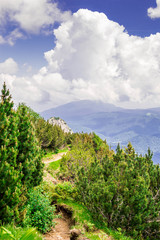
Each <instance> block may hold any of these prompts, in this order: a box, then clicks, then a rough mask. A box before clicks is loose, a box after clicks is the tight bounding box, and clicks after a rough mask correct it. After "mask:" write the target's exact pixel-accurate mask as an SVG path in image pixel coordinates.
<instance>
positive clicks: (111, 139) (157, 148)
mask: <svg viewBox="0 0 160 240" xmlns="http://www.w3.org/2000/svg"><path fill="white" fill-rule="evenodd" d="M40 114H41V116H42V117H44V118H45V119H49V118H50V117H60V118H62V119H64V120H65V121H66V122H67V124H68V125H69V126H70V127H71V129H72V130H73V131H74V132H82V131H83V132H93V131H94V132H95V133H96V134H98V135H99V136H100V137H101V138H102V139H106V140H107V142H108V144H109V145H110V146H111V147H112V148H113V149H115V148H116V146H117V144H118V143H120V145H121V146H122V147H125V146H126V145H127V143H128V142H129V141H130V142H131V143H132V145H133V147H134V148H135V150H136V152H138V153H141V154H145V153H147V149H148V147H149V148H150V149H151V150H152V151H153V153H154V156H153V161H154V163H160V108H150V109H123V108H119V107H116V106H114V105H112V104H106V103H102V102H99V101H89V100H85V101H76V102H71V103H68V104H65V105H62V106H59V107H56V108H52V109H49V110H47V111H44V112H42V113H40Z"/></svg>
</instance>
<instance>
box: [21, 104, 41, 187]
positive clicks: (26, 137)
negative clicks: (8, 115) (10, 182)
mask: <svg viewBox="0 0 160 240" xmlns="http://www.w3.org/2000/svg"><path fill="white" fill-rule="evenodd" d="M17 113H18V116H19V122H18V129H19V135H18V141H19V144H18V156H17V163H18V164H19V163H20V164H22V172H23V178H22V183H23V185H25V186H26V187H27V188H32V187H34V186H37V185H39V184H40V182H41V181H42V176H43V163H42V161H41V158H42V155H41V149H40V147H39V146H38V141H37V139H36V136H35V131H34V127H33V125H32V122H31V119H30V117H29V115H28V113H27V109H26V107H25V106H24V105H19V107H18V110H17Z"/></svg>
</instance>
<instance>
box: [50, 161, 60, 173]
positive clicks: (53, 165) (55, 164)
mask: <svg viewBox="0 0 160 240" xmlns="http://www.w3.org/2000/svg"><path fill="white" fill-rule="evenodd" d="M60 162H61V159H59V160H57V161H54V162H51V163H49V166H48V169H50V170H52V171H56V170H58V169H59V167H60Z"/></svg>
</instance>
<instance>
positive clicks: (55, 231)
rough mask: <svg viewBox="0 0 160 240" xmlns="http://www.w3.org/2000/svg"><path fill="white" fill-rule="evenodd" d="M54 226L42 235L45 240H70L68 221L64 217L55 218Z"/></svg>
mask: <svg viewBox="0 0 160 240" xmlns="http://www.w3.org/2000/svg"><path fill="white" fill-rule="evenodd" d="M55 222H56V226H55V228H52V229H51V231H50V232H48V233H47V234H45V235H44V237H45V240H70V229H69V223H68V222H67V220H66V219H65V218H57V219H56V220H55Z"/></svg>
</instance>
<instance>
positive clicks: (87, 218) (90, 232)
mask: <svg viewBox="0 0 160 240" xmlns="http://www.w3.org/2000/svg"><path fill="white" fill-rule="evenodd" d="M58 204H60V205H63V204H65V205H67V206H68V207H69V208H70V209H71V210H72V212H73V216H72V217H73V219H74V220H75V222H76V225H75V226H74V227H75V228H77V229H80V230H81V232H82V233H83V234H84V236H85V237H87V238H89V239H90V240H107V239H108V235H109V236H111V237H112V239H114V240H133V239H132V238H130V237H126V236H124V234H123V233H122V232H121V230H120V229H119V230H118V231H115V230H112V229H109V228H107V227H103V226H102V225H101V223H100V222H98V221H95V220H94V219H93V218H92V215H91V213H90V211H88V209H87V208H86V207H85V206H83V205H81V204H79V203H77V202H74V201H70V200H58Z"/></svg>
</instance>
